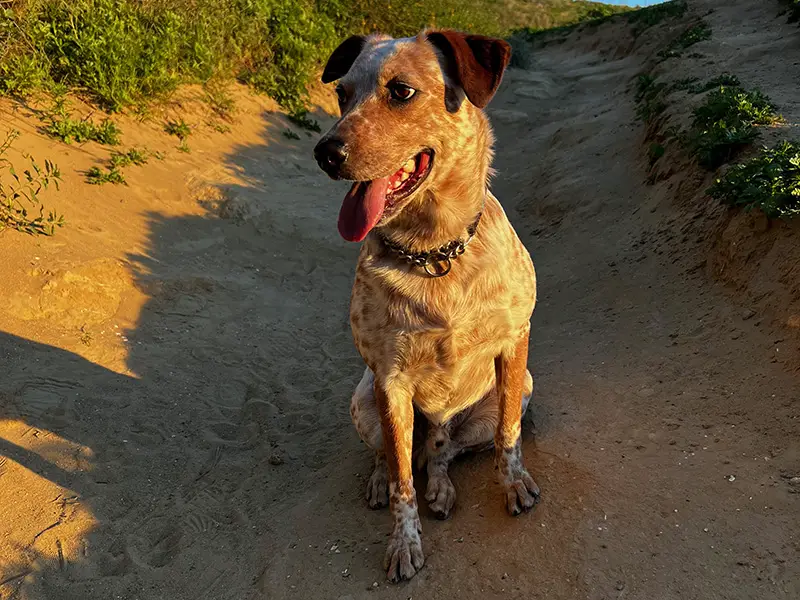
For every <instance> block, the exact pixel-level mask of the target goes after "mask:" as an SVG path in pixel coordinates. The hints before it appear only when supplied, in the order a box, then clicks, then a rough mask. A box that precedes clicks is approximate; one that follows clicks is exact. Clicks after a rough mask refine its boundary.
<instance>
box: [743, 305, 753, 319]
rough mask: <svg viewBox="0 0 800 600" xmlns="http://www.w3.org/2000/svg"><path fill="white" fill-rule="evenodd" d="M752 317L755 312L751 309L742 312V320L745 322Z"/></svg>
mask: <svg viewBox="0 0 800 600" xmlns="http://www.w3.org/2000/svg"><path fill="white" fill-rule="evenodd" d="M754 316H756V311H754V310H753V309H752V308H745V309H744V310H743V311H742V319H744V320H745V321H747V319H752V318H753V317H754Z"/></svg>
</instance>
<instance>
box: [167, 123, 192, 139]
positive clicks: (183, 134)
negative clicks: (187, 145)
mask: <svg viewBox="0 0 800 600" xmlns="http://www.w3.org/2000/svg"><path fill="white" fill-rule="evenodd" d="M164 131H166V132H167V133H168V134H170V135H174V136H177V137H178V138H179V139H180V140H181V141H184V140H186V138H187V137H189V136H190V135H191V133H192V128H191V127H189V125H187V124H186V122H185V121H184V120H183V119H178V120H177V121H173V120H169V121H167V124H166V125H164Z"/></svg>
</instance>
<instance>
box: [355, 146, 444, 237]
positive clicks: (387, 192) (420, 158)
mask: <svg viewBox="0 0 800 600" xmlns="http://www.w3.org/2000/svg"><path fill="white" fill-rule="evenodd" d="M432 167H433V150H423V151H422V152H420V153H419V154H417V155H416V156H414V157H412V158H409V159H408V160H407V161H406V163H405V164H404V165H403V166H402V167H400V168H399V169H398V170H397V171H395V173H394V174H393V175H390V176H389V177H382V178H380V179H373V180H372V181H356V182H355V183H354V184H353V187H352V188H350V191H349V192H347V195H346V196H345V197H344V202H343V203H342V209H341V211H339V233H340V234H341V235H342V237H343V238H344V239H346V240H347V241H349V242H360V241H361V240H363V239H364V238H365V237H367V234H368V233H369V232H370V231H371V230H372V228H373V227H375V225H377V224H378V222H379V221H380V220H381V218H383V217H385V216H389V215H391V214H392V212H393V211H394V210H395V209H396V208H397V206H398V205H399V203H400V201H401V200H403V199H405V198H407V197H408V196H410V195H411V194H413V193H414V192H415V191H416V190H417V188H419V186H420V185H422V182H423V181H425V179H426V178H427V177H428V174H429V173H430V171H431V168H432Z"/></svg>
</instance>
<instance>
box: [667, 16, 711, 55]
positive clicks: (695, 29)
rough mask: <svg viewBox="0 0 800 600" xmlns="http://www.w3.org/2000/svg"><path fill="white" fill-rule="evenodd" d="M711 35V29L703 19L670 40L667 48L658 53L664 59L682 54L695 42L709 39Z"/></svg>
mask: <svg viewBox="0 0 800 600" xmlns="http://www.w3.org/2000/svg"><path fill="white" fill-rule="evenodd" d="M710 37H711V29H710V28H709V26H708V25H707V24H706V23H705V22H704V21H701V22H700V23H697V24H696V25H692V26H691V27H689V28H688V29H687V30H686V31H684V32H683V33H682V34H681V35H679V36H678V37H677V38H675V39H674V40H672V42H670V43H669V44H668V45H667V47H666V48H664V49H663V50H662V51H661V52H659V53H658V55H659V56H660V57H661V58H662V59H667V58H673V57H676V56H680V55H681V53H682V52H683V51H684V50H686V48H688V47H689V46H693V45H694V44H696V43H698V42H702V41H703V40H707V39H709V38H710Z"/></svg>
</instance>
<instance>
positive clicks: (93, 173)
mask: <svg viewBox="0 0 800 600" xmlns="http://www.w3.org/2000/svg"><path fill="white" fill-rule="evenodd" d="M86 183H90V184H92V185H102V184H103V183H116V184H120V183H122V184H127V182H126V181H125V176H124V175H123V174H122V171H120V170H119V167H106V168H105V169H101V168H100V167H92V168H91V169H89V170H88V171H86Z"/></svg>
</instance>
